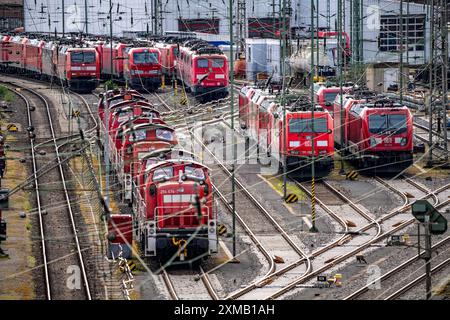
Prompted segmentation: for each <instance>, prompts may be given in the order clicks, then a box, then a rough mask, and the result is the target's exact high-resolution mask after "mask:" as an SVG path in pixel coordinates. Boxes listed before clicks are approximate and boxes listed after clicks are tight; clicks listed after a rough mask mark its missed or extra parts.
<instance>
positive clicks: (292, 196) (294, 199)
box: [284, 193, 298, 203]
mask: <svg viewBox="0 0 450 320" xmlns="http://www.w3.org/2000/svg"><path fill="white" fill-rule="evenodd" d="M284 201H286V203H294V202H297V201H298V195H296V194H295V193H290V194H288V195H287V196H286V198H284Z"/></svg>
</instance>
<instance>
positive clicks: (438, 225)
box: [411, 200, 447, 300]
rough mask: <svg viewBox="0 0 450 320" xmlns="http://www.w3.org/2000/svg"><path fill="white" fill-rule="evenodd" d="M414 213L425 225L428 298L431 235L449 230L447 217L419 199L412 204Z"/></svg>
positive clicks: (427, 295) (428, 295)
mask: <svg viewBox="0 0 450 320" xmlns="http://www.w3.org/2000/svg"><path fill="white" fill-rule="evenodd" d="M411 211H412V215H413V216H414V217H415V218H416V219H417V220H418V221H419V222H420V224H424V227H425V254H424V255H423V259H424V260H425V274H426V299H427V300H429V299H430V298H431V265H430V260H431V254H432V252H431V235H432V234H434V235H440V234H443V233H445V232H446V231H447V219H445V218H444V216H443V215H441V214H440V213H439V212H438V211H437V209H436V208H435V207H434V206H433V205H431V204H430V203H429V202H428V201H427V200H417V201H416V202H414V203H413V204H412V206H411ZM420 224H419V226H418V227H419V229H418V239H419V240H418V244H419V256H420Z"/></svg>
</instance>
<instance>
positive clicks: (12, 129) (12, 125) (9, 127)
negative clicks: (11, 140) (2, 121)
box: [6, 123, 19, 132]
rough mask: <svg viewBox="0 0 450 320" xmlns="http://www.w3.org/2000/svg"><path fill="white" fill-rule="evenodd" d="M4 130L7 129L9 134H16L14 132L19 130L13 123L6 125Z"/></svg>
mask: <svg viewBox="0 0 450 320" xmlns="http://www.w3.org/2000/svg"><path fill="white" fill-rule="evenodd" d="M6 129H7V130H8V131H9V132H16V131H18V130H19V128H18V127H17V125H16V124H15V123H10V124H8V126H7V127H6Z"/></svg>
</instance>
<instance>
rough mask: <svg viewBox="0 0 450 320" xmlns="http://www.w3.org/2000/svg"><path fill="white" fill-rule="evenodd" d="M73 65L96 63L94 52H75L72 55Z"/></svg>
mask: <svg viewBox="0 0 450 320" xmlns="http://www.w3.org/2000/svg"><path fill="white" fill-rule="evenodd" d="M70 59H71V62H72V63H93V62H95V54H94V52H86V51H78V52H77V51H73V52H72V53H71V55H70Z"/></svg>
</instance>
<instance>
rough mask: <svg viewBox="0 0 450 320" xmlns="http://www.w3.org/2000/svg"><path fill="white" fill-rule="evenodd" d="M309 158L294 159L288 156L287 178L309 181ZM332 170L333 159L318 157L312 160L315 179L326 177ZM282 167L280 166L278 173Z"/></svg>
mask: <svg viewBox="0 0 450 320" xmlns="http://www.w3.org/2000/svg"><path fill="white" fill-rule="evenodd" d="M311 160H312V159H311V157H298V156H296V157H294V156H288V157H287V159H286V166H287V167H286V169H287V170H286V171H287V172H288V174H289V176H292V177H294V178H297V179H310V178H311V177H312V171H311ZM333 168H334V161H333V158H331V157H328V156H325V157H324V156H319V157H316V158H315V159H314V176H315V178H323V177H325V176H327V175H328V174H329V173H330V171H331V170H333ZM282 171H283V167H282V165H281V164H280V173H281V172H282Z"/></svg>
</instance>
